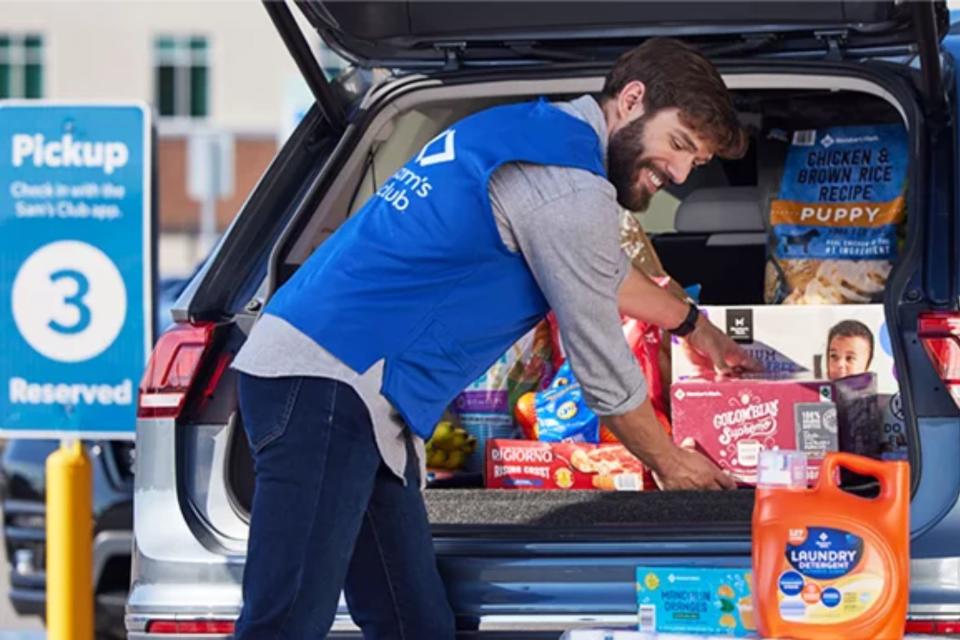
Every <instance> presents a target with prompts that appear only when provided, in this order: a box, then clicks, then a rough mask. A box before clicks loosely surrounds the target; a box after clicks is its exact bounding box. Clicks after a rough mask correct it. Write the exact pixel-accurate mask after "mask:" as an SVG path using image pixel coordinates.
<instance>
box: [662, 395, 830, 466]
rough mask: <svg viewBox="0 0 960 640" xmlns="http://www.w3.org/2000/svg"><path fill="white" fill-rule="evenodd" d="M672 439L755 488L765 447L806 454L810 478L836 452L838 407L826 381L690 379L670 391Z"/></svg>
mask: <svg viewBox="0 0 960 640" xmlns="http://www.w3.org/2000/svg"><path fill="white" fill-rule="evenodd" d="M671 394H672V397H671V401H672V402H671V406H672V413H673V416H672V418H673V437H674V441H675V442H677V443H678V444H685V441H689V440H690V439H692V440H693V441H694V442H695V443H696V444H697V445H698V447H699V448H700V450H701V451H703V452H704V453H705V454H706V455H707V456H709V457H710V458H711V459H712V460H713V461H714V462H716V463H717V465H718V466H719V467H720V468H721V469H724V470H725V471H728V472H729V473H730V474H731V476H732V477H733V478H734V479H735V480H736V481H737V482H739V483H742V484H756V481H757V465H758V464H759V461H760V452H761V451H763V450H764V449H796V450H800V451H804V452H806V453H807V455H808V458H809V463H810V466H809V468H808V470H807V475H808V478H809V479H810V480H815V479H816V478H817V477H818V476H819V472H820V462H821V461H822V459H823V456H824V455H825V454H826V453H827V452H828V451H836V450H837V444H838V443H837V409H836V405H835V404H834V403H833V387H832V385H831V384H830V382H828V381H825V380H813V381H811V380H799V379H794V378H778V379H769V378H726V379H717V380H705V379H691V380H681V381H679V382H675V383H674V384H673V385H672V387H671Z"/></svg>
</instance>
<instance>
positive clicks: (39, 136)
mask: <svg viewBox="0 0 960 640" xmlns="http://www.w3.org/2000/svg"><path fill="white" fill-rule="evenodd" d="M150 140H151V118H150V112H149V110H148V109H147V108H146V107H145V106H143V105H140V104H110V105H90V104H84V105H75V104H68V103H59V102H45V101H30V102H7V103H5V102H2V101H0V148H2V152H0V254H2V255H3V256H4V261H3V262H0V432H2V433H3V435H5V436H7V437H9V436H25V437H49V438H64V437H81V438H87V437H97V438H110V437H116V438H129V437H132V435H133V433H134V432H135V424H136V390H137V384H138V382H139V380H140V377H141V375H142V373H143V368H144V365H145V363H146V358H147V354H148V353H149V349H150V346H151V344H152V340H153V335H152V334H153V326H152V318H153V311H152V297H153V273H152V269H151V264H152V257H151V256H152V243H153V239H152V237H151V232H152V221H151V215H152V211H151V207H150V203H151V199H152V195H151V194H152V185H151V183H150V179H151V157H152V152H151V147H150Z"/></svg>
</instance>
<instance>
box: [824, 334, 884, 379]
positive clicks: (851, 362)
mask: <svg viewBox="0 0 960 640" xmlns="http://www.w3.org/2000/svg"><path fill="white" fill-rule="evenodd" d="M873 347H874V339H873V332H872V331H870V328H869V327H868V326H867V325H865V324H864V323H862V322H860V321H859V320H843V321H841V322H838V323H837V324H835V325H834V326H833V327H831V328H830V332H829V333H828V334H827V377H828V378H829V379H830V380H837V379H839V378H846V377H847V376H852V375H856V374H858V373H865V372H866V371H868V370H869V369H870V364H871V363H872V362H873Z"/></svg>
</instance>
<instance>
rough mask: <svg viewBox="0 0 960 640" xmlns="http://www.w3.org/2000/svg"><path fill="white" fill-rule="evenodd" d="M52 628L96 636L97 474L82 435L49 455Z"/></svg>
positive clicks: (57, 637)
mask: <svg viewBox="0 0 960 640" xmlns="http://www.w3.org/2000/svg"><path fill="white" fill-rule="evenodd" d="M46 476H47V485H46V499H47V548H46V552H47V633H48V637H49V638H50V640H93V628H94V626H93V474H92V471H91V467H90V459H89V458H88V457H87V452H86V448H85V447H84V446H83V443H82V442H81V441H80V440H78V439H68V440H62V441H61V442H60V448H59V449H58V450H56V451H54V452H53V453H51V454H50V455H49V456H48V457H47V463H46Z"/></svg>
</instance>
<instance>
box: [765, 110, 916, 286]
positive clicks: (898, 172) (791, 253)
mask: <svg viewBox="0 0 960 640" xmlns="http://www.w3.org/2000/svg"><path fill="white" fill-rule="evenodd" d="M907 152H908V142H907V134H906V130H905V129H904V128H903V126H901V125H898V124H896V125H875V126H844V127H830V128H826V129H810V130H805V131H796V132H794V134H793V140H792V143H791V145H790V149H789V152H788V153H787V159H786V163H785V166H784V171H783V179H782V181H781V184H780V192H779V194H778V197H777V198H776V199H774V200H773V201H772V202H771V205H770V226H771V242H770V260H769V261H768V263H767V273H766V291H765V297H766V301H767V302H768V303H781V302H782V303H784V304H843V303H869V302H878V301H880V300H881V299H882V294H883V288H884V286H885V284H886V281H887V277H888V275H889V274H890V270H891V267H892V265H893V262H894V260H895V259H896V256H897V231H898V228H899V225H901V223H902V222H903V219H904V203H905V196H904V191H905V186H906V177H907V155H908V153H907Z"/></svg>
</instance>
